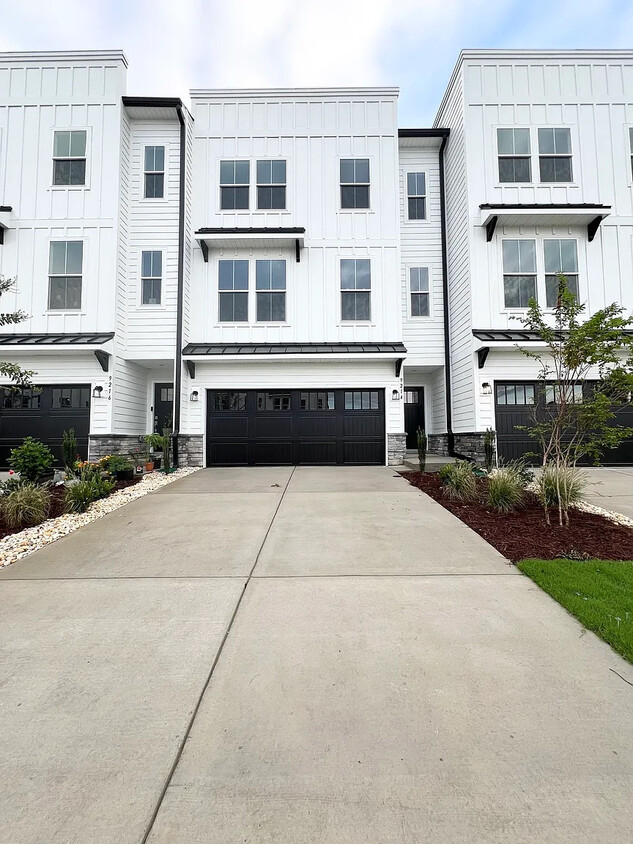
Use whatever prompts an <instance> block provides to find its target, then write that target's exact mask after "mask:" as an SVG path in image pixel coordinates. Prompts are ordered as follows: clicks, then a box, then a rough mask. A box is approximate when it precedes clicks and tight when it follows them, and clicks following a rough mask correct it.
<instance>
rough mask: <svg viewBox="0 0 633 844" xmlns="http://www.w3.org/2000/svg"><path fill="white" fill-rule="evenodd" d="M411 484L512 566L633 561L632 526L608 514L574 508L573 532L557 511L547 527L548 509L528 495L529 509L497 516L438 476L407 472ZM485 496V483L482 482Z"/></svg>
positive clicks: (552, 514)
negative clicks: (449, 492) (457, 495)
mask: <svg viewBox="0 0 633 844" xmlns="http://www.w3.org/2000/svg"><path fill="white" fill-rule="evenodd" d="M403 477H405V478H406V479H407V480H408V481H409V483H410V484H413V486H417V487H418V489H421V490H422V492H425V493H426V494H427V495H430V496H431V498H433V499H435V501H437V502H439V503H440V504H441V505H442V507H445V508H446V509H447V510H449V511H450V512H451V513H453V515H455V516H457V518H458V519H461V520H462V522H464V523H465V524H467V525H468V527H470V528H472V529H473V530H474V531H475V532H476V533H478V534H479V535H480V536H482V537H483V538H484V539H485V540H486V542H489V543H490V544H491V545H492V546H493V547H494V548H496V549H497V551H499V552H500V553H501V554H503V556H504V557H507V558H508V559H509V560H512V561H513V562H517V561H518V560H525V559H529V558H531V557H535V558H540V559H544V560H552V559H554V558H555V557H572V558H596V559H602V560H633V528H630V527H625V526H624V525H618V524H616V523H615V522H612V521H611V520H610V519H607V518H605V517H604V516H598V515H595V514H593V513H584V512H582V511H581V510H573V509H572V510H571V511H570V514H569V520H570V525H569V527H568V528H564V527H560V526H559V525H558V511H556V512H552V513H551V514H550V518H551V520H552V524H551V526H550V527H547V525H546V524H545V515H544V513H543V508H542V507H541V505H540V504H539V503H538V501H537V499H536V497H535V496H534V495H533V494H531V493H528V494H527V498H526V503H525V506H523V507H522V508H521V509H520V510H516V511H515V512H514V513H496V512H494V511H493V510H488V509H487V507H485V506H484V505H483V504H482V503H479V502H477V501H469V502H462V501H453V500H452V499H450V498H446V497H445V496H444V495H443V492H442V484H441V481H440V478H439V476H438V475H437V474H421V473H420V472H403ZM478 484H479V486H480V488H481V491H482V493H483V492H485V485H486V480H485V479H484V478H482V479H480V480H479V481H478Z"/></svg>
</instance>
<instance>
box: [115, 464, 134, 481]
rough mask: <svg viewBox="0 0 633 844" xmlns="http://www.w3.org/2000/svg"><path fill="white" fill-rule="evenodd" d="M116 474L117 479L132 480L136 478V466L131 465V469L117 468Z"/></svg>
mask: <svg viewBox="0 0 633 844" xmlns="http://www.w3.org/2000/svg"><path fill="white" fill-rule="evenodd" d="M115 474H116V479H117V481H131V480H132V479H133V478H134V468H133V467H132V466H130V468H129V469H117V470H116V472H115Z"/></svg>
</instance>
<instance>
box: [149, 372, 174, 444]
mask: <svg viewBox="0 0 633 844" xmlns="http://www.w3.org/2000/svg"><path fill="white" fill-rule="evenodd" d="M173 411H174V385H173V384H172V383H164V384H155V385H154V433H155V434H162V433H163V431H164V430H165V428H167V429H168V430H170V431H171V429H172V425H173V421H172V418H173V417H172V414H173Z"/></svg>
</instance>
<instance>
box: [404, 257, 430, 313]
mask: <svg viewBox="0 0 633 844" xmlns="http://www.w3.org/2000/svg"><path fill="white" fill-rule="evenodd" d="M409 295H410V297H411V316H412V317H427V316H429V315H430V313H431V303H430V301H429V300H430V297H431V294H430V289H429V268H428V267H410V268H409Z"/></svg>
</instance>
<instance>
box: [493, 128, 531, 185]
mask: <svg viewBox="0 0 633 844" xmlns="http://www.w3.org/2000/svg"><path fill="white" fill-rule="evenodd" d="M497 154H498V157H499V181H500V182H510V183H513V182H531V181H532V167H531V162H530V130H529V129H497Z"/></svg>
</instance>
